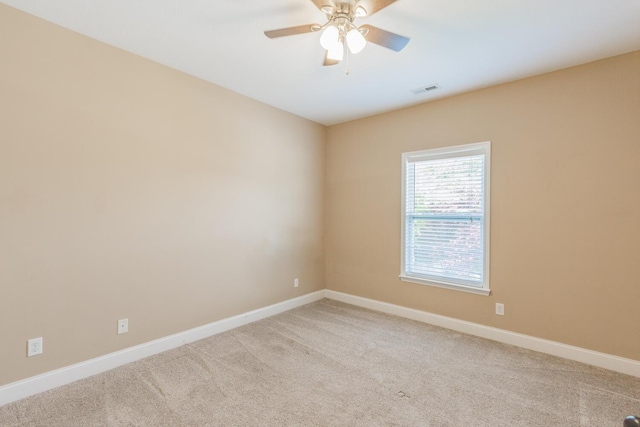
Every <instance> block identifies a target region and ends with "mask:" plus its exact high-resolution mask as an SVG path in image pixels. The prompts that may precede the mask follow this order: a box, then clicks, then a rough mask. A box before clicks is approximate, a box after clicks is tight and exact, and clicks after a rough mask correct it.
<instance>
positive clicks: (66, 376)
mask: <svg viewBox="0 0 640 427" xmlns="http://www.w3.org/2000/svg"><path fill="white" fill-rule="evenodd" d="M323 298H329V299H333V300H336V301H341V302H344V303H347V304H352V305H355V306H358V307H364V308H368V309H371V310H375V311H380V312H382V313H387V314H393V315H396V316H399V317H404V318H407V319H412V320H417V321H419V322H424V323H428V324H431V325H435V326H440V327H443V328H447V329H452V330H454V331H458V332H463V333H467V334H470V335H475V336H478V337H482V338H487V339H490V340H493V341H498V342H502V343H505V344H511V345H515V346H518V347H523V348H528V349H530V350H535V351H539V352H541V353H546V354H551V355H553V356H558V357H563V358H565V359H570V360H575V361H578V362H582V363H586V364H589V365H593V366H598V367H601V368H605V369H609V370H612V371H616V372H620V373H623V374H627V375H633V376H635V377H640V361H636V360H632V359H625V358H623V357H618V356H613V355H610V354H606V353H599V352H597V351H592V350H587V349H584V348H580V347H574V346H570V345H567V344H562V343H559V342H555V341H550V340H545V339H541V338H536V337H532V336H529V335H523V334H518V333H515V332H510V331H505V330H502V329H497V328H493V327H490V326H484V325H480V324H477V323H472V322H467V321H464V320H458V319H454V318H451V317H446V316H441V315H438V314H433V313H429V312H426V311H420V310H415V309H412V308H407V307H402V306H399V305H394V304H389V303H386V302H382V301H376V300H372V299H368V298H363V297H358V296H355V295H349V294H345V293H342V292H336V291H331V290H328V289H325V290H321V291H317V292H313V293H310V294H307V295H303V296H301V297H297V298H293V299H290V300H287V301H283V302H280V303H277V304H273V305H270V306H267V307H263V308H259V309H257V310H253V311H249V312H247V313H243V314H239V315H237V316H233V317H228V318H226V319H222V320H219V321H217V322H213V323H209V324H207V325H204V326H200V327H198V328H194V329H190V330H188V331H184V332H180V333H178V334H174V335H170V336H168V337H164V338H160V339H157V340H154V341H149V342H147V343H144V344H140V345H137V346H134V347H130V348H126V349H124V350H120V351H116V352H114V353H110V354H106V355H104V356H100V357H97V358H95V359H90V360H87V361H84V362H80V363H76V364H75V365H71V366H66V367H64V368H60V369H56V370H54V371H50V372H45V373H44V374H41V375H36V376H34V377H31V378H26V379H24V380H20V381H17V382H14V383H10V384H7V385H4V386H2V387H0V406H2V405H5V404H7V403H11V402H14V401H16V400H20V399H23V398H25V397H28V396H31V395H34V394H38V393H42V392H44V391H47V390H51V389H53V388H56V387H60V386H63V385H65V384H69V383H72V382H74V381H78V380H81V379H83V378H87V377H90V376H93V375H96V374H99V373H101V372H105V371H108V370H110V369H114V368H117V367H118V366H122V365H126V364H127V363H131V362H135V361H136V360H140V359H144V358H145V357H149V356H152V355H154V354H158V353H161V352H163V351H167V350H171V349H173V348H176V347H179V346H181V345H184V344H187V343H191V342H194V341H197V340H200V339H203V338H207V337H210V336H213V335H216V334H219V333H221V332H225V331H228V330H230V329H233V328H237V327H239V326H242V325H246V324H248V323H252V322H255V321H257V320H261V319H265V318H267V317H270V316H273V315H276V314H279V313H283V312H285V311H288V310H291V309H293V308H296V307H300V306H303V305H306V304H309V303H312V302H315V301H319V300H321V299H323Z"/></svg>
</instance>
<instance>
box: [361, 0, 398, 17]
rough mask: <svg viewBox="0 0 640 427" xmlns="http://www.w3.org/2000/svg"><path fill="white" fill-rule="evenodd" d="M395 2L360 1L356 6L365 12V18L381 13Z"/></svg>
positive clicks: (380, 0)
mask: <svg viewBox="0 0 640 427" xmlns="http://www.w3.org/2000/svg"><path fill="white" fill-rule="evenodd" d="M396 1H397V0H360V1H359V2H357V3H356V5H357V6H362V7H363V8H364V10H366V11H367V16H371V15H373V14H374V13H376V12H379V11H381V10H382V9H384V8H385V7H387V6H389V5H390V4H391V3H395V2H396Z"/></svg>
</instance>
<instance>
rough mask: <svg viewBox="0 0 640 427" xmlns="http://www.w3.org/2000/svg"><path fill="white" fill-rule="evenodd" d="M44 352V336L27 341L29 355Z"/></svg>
mask: <svg viewBox="0 0 640 427" xmlns="http://www.w3.org/2000/svg"><path fill="white" fill-rule="evenodd" d="M38 354H42V337H39V338H32V339H30V340H28V341H27V357H31V356H37V355H38Z"/></svg>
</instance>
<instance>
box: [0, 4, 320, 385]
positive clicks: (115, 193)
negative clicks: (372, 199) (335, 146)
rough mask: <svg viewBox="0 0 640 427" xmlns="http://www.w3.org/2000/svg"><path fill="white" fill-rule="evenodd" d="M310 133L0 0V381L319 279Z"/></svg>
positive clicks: (314, 129) (286, 118)
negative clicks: (29, 353) (121, 323)
mask: <svg viewBox="0 0 640 427" xmlns="http://www.w3.org/2000/svg"><path fill="white" fill-rule="evenodd" d="M324 145H325V128H324V127H323V126H320V125H318V124H315V123H312V122H310V121H307V120H303V119H301V118H299V117H296V116H293V115H290V114H288V113H285V112H282V111H279V110H276V109H274V108H271V107H268V106H266V105H263V104H261V103H258V102H256V101H253V100H250V99H248V98H245V97H242V96H240V95H237V94H234V93H232V92H230V91H227V90H225V89H222V88H219V87H216V86H214V85H211V84H208V83H205V82H203V81H200V80H198V79H195V78H193V77H190V76H187V75H185V74H182V73H180V72H178V71H174V70H171V69H168V68H166V67H163V66H160V65H158V64H156V63H153V62H150V61H147V60H145V59H142V58H139V57H136V56H134V55H131V54H128V53H125V52H123V51H120V50H118V49H115V48H112V47H109V46H106V45H104V44H101V43H99V42H96V41H93V40H91V39H88V38H86V37H83V36H80V35H78V34H75V33H73V32H70V31H67V30H64V29H61V28H60V27H57V26H54V25H52V24H49V23H47V22H45V21H42V20H39V19H37V18H34V17H31V16H28V15H26V14H24V13H21V12H18V11H16V10H14V9H11V8H9V7H7V6H4V5H1V4H0V385H3V384H6V383H9V382H12V381H15V380H18V379H21V378H26V377H29V376H32V375H35V374H38V373H41V372H45V371H48V370H52V369H55V368H59V367H62V366H66V365H70V364H72V363H75V362H79V361H82V360H86V359H89V358H92V357H96V356H99V355H103V354H106V353H109V352H112V351H115V350H118V349H122V348H126V347H130V346H132V345H135V344H139V343H142V342H146V341H149V340H152V339H155V338H158V337H163V336H166V335H169V334H172V333H176V332H179V331H183V330H186V329H189V328H192V327H195V326H198V325H202V324H206V323H208V322H212V321H215V320H217V319H221V318H224V317H228V316H231V315H234V314H238V313H242V312H246V311H248V310H252V309H255V308H258V307H263V306H266V305H269V304H273V303H276V302H279V301H282V300H285V299H289V298H293V297H295V296H299V295H302V294H305V293H309V292H311V291H315V290H319V289H323V288H324V282H323V276H324V270H323V266H324V243H323V223H324V218H323V205H324V200H323V197H324V181H325V180H324V170H325V168H324V151H325V146H324ZM295 277H299V278H300V287H299V288H298V289H294V288H293V279H294V278H295ZM125 317H128V318H129V328H130V332H129V333H128V334H125V335H120V336H118V335H116V321H117V319H119V318H125ZM38 336H43V337H44V349H45V352H44V354H43V355H42V356H38V357H34V358H30V359H27V358H26V354H25V353H26V340H27V339H28V338H33V337H38Z"/></svg>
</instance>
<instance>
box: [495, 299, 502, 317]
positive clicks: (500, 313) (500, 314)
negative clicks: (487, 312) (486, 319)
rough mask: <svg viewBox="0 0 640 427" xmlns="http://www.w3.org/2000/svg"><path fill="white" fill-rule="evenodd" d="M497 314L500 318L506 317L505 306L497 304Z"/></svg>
mask: <svg viewBox="0 0 640 427" xmlns="http://www.w3.org/2000/svg"><path fill="white" fill-rule="evenodd" d="M496 314H497V315H498V316H504V304H501V303H499V302H497V303H496Z"/></svg>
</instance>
